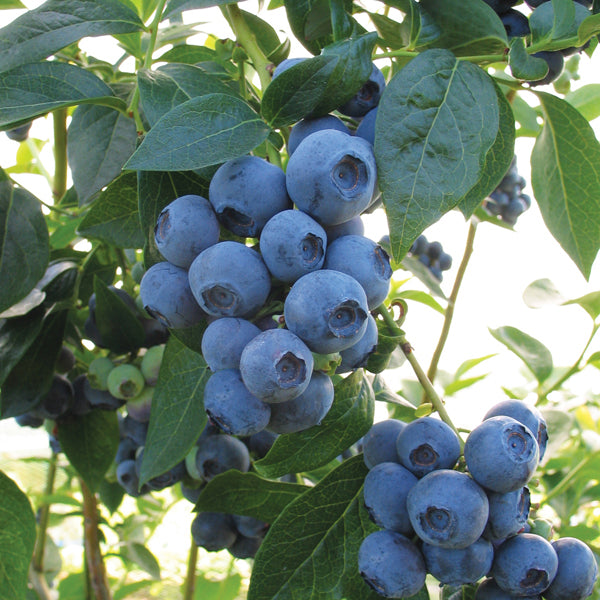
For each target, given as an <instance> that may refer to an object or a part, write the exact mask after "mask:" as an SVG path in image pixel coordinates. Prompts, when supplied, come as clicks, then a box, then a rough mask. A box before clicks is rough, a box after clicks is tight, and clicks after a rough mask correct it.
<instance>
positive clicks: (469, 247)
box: [427, 220, 477, 381]
mask: <svg viewBox="0 0 600 600" xmlns="http://www.w3.org/2000/svg"><path fill="white" fill-rule="evenodd" d="M476 231H477V224H476V223H475V221H474V220H471V222H470V223H469V232H468V234H467V242H466V244H465V251H464V253H463V257H462V260H461V261H460V265H459V267H458V271H457V273H456V279H455V280H454V285H453V286H452V291H451V292H450V296H449V297H448V306H447V307H446V312H445V313H444V324H443V326H442V331H441V333H440V338H439V340H438V343H437V346H436V347H435V350H434V352H433V356H432V357H431V363H430V365H429V369H428V370H427V377H428V378H429V380H430V381H435V376H436V374H437V370H438V364H439V362H440V358H441V356H442V352H443V350H444V346H445V345H446V341H447V340H448V335H449V333H450V326H451V325H452V319H453V317H454V308H455V307H456V299H457V297H458V292H459V291H460V286H461V284H462V282H463V279H464V276H465V272H466V270H467V265H468V264H469V259H470V258H471V254H473V244H474V241H475V233H476Z"/></svg>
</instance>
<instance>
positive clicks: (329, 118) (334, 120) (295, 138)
mask: <svg viewBox="0 0 600 600" xmlns="http://www.w3.org/2000/svg"><path fill="white" fill-rule="evenodd" d="M322 129H335V130H337V131H343V132H344V133H347V134H350V130H349V129H348V127H347V126H346V124H345V123H344V121H342V120H341V119H339V118H338V117H336V116H334V115H325V116H323V117H316V118H314V119H302V120H301V121H298V122H297V123H296V124H295V125H294V126H293V127H292V129H291V131H290V137H289V138H288V145H287V146H288V154H289V155H290V156H291V155H292V154H293V153H294V151H295V150H296V148H297V147H298V145H299V144H300V142H301V141H302V140H303V139H304V138H306V137H308V136H309V135H310V134H311V133H315V131H321V130H322Z"/></svg>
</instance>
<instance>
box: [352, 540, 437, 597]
mask: <svg viewBox="0 0 600 600" xmlns="http://www.w3.org/2000/svg"><path fill="white" fill-rule="evenodd" d="M358 569H359V571H360V574H361V576H362V577H363V579H364V580H365V581H366V582H367V584H368V585H369V586H371V587H372V588H373V589H374V590H375V591H376V592H377V593H378V594H380V595H381V596H384V597H385V598H407V597H409V596H412V595H414V594H416V593H417V592H418V591H419V590H420V589H421V588H422V587H423V585H424V584H425V577H426V571H425V561H424V559H423V555H422V554H421V552H420V551H419V549H418V548H417V546H416V545H415V544H413V542H411V541H410V540H409V539H408V538H406V537H404V536H403V535H401V534H400V533H396V532H395V531H389V530H387V529H383V530H382V531H375V532H374V533H371V534H369V535H368V536H367V537H366V538H365V539H364V540H363V542H362V543H361V545H360V548H359V549H358Z"/></svg>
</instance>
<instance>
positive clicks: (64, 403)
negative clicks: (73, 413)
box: [34, 373, 74, 421]
mask: <svg viewBox="0 0 600 600" xmlns="http://www.w3.org/2000/svg"><path fill="white" fill-rule="evenodd" d="M73 396H74V392H73V385H72V384H71V382H70V381H69V380H68V379H67V378H66V377H65V376H64V375H59V374H58V373H55V374H54V376H53V378H52V383H51V384H50V389H49V390H48V392H47V393H46V394H45V395H44V397H43V398H42V399H41V400H40V402H39V404H37V406H36V407H35V409H34V410H35V414H36V415H38V416H39V417H42V418H43V419H50V420H52V421H55V420H56V419H58V418H60V417H62V416H63V415H65V414H66V413H67V411H68V410H69V408H70V407H71V405H72V404H73Z"/></svg>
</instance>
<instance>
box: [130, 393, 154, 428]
mask: <svg viewBox="0 0 600 600" xmlns="http://www.w3.org/2000/svg"><path fill="white" fill-rule="evenodd" d="M153 397H154V388H153V387H152V386H149V385H147V386H146V387H145V388H144V389H143V390H142V391H141V393H140V394H138V395H137V396H136V397H135V398H132V399H130V400H128V401H127V414H128V415H129V416H130V417H131V418H132V419H135V420H136V421H140V422H142V423H148V422H149V421H150V412H151V410H152V398H153Z"/></svg>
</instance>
